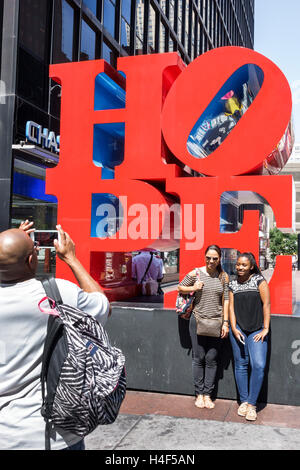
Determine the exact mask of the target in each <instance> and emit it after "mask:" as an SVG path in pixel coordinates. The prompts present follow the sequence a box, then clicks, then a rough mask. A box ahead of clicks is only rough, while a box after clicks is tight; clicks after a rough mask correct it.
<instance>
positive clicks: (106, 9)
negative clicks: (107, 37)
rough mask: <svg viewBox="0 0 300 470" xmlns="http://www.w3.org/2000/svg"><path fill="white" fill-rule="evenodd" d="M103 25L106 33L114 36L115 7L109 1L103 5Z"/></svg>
mask: <svg viewBox="0 0 300 470" xmlns="http://www.w3.org/2000/svg"><path fill="white" fill-rule="evenodd" d="M103 24H104V27H105V28H106V29H107V31H108V32H109V33H110V34H111V35H112V36H113V37H114V36H115V5H114V4H113V3H112V2H111V1H110V0H104V3H103Z"/></svg>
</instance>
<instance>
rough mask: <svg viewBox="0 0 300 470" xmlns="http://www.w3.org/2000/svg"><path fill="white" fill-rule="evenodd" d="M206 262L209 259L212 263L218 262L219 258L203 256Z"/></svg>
mask: <svg viewBox="0 0 300 470" xmlns="http://www.w3.org/2000/svg"><path fill="white" fill-rule="evenodd" d="M205 258H206V261H210V260H211V259H212V260H213V261H219V258H218V257H217V256H205Z"/></svg>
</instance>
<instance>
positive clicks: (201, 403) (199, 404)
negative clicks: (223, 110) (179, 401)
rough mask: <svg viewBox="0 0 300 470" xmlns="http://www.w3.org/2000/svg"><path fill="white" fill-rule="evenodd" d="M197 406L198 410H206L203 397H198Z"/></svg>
mask: <svg viewBox="0 0 300 470" xmlns="http://www.w3.org/2000/svg"><path fill="white" fill-rule="evenodd" d="M195 406H197V408H204V407H205V405H204V399H203V395H198V396H197V398H196V401H195Z"/></svg>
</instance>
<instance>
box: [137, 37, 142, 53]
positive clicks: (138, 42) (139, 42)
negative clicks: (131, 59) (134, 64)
mask: <svg viewBox="0 0 300 470" xmlns="http://www.w3.org/2000/svg"><path fill="white" fill-rule="evenodd" d="M135 54H136V55H142V54H143V43H142V41H140V40H139V38H138V37H136V38H135Z"/></svg>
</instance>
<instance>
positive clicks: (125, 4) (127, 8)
mask: <svg viewBox="0 0 300 470" xmlns="http://www.w3.org/2000/svg"><path fill="white" fill-rule="evenodd" d="M130 12H131V0H122V16H123V17H124V18H125V20H126V21H127V23H129V24H130Z"/></svg>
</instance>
